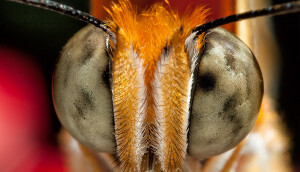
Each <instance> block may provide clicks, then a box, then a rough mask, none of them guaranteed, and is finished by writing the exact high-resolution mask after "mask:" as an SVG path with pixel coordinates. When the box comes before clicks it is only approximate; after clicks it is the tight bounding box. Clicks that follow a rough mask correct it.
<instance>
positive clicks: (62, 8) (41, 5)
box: [9, 0, 113, 36]
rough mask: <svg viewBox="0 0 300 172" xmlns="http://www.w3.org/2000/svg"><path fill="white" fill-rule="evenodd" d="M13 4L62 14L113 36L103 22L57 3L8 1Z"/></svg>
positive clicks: (47, 0) (46, 0)
mask: <svg viewBox="0 0 300 172" xmlns="http://www.w3.org/2000/svg"><path fill="white" fill-rule="evenodd" d="M9 1H13V2H18V3H21V4H27V5H31V6H34V7H39V8H44V9H47V10H51V11H55V12H57V13H59V14H64V15H67V16H70V17H73V18H75V19H78V20H81V21H84V22H86V23H90V24H92V25H94V26H96V27H98V28H101V29H102V30H103V31H104V32H106V33H108V34H109V35H110V36H113V34H112V33H111V32H110V30H109V28H108V27H107V26H106V25H105V22H103V21H101V20H99V19H97V18H96V17H94V16H92V15H90V14H88V13H86V12H82V11H80V10H77V9H74V8H73V7H70V6H68V5H64V4H61V3H58V2H54V1H50V0H9Z"/></svg>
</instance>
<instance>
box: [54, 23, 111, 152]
mask: <svg viewBox="0 0 300 172" xmlns="http://www.w3.org/2000/svg"><path fill="white" fill-rule="evenodd" d="M106 37H107V34H106V33H104V32H103V31H102V30H101V29H99V28H96V27H94V26H87V27H85V28H83V29H82V30H81V31H79V32H78V33H77V34H76V35H75V36H74V37H73V38H72V39H71V40H70V41H69V42H68V43H67V45H66V46H65V47H64V49H63V51H62V53H61V57H60V59H59V61H58V64H57V67H56V71H55V74H54V77H53V96H54V104H55V109H56V112H57V115H58V117H59V119H60V121H61V123H62V125H63V126H64V127H65V128H66V129H67V130H68V131H69V132H70V133H71V135H72V136H73V137H75V138H76V139H77V140H78V141H79V142H81V143H82V144H84V145H86V146H87V147H89V148H92V149H95V150H98V151H101V152H109V153H114V152H115V149H116V144H115V138H114V135H113V132H114V127H113V107H112V96H111V90H110V75H109V67H110V66H109V65H110V64H109V58H108V56H107V53H106V51H105V40H106Z"/></svg>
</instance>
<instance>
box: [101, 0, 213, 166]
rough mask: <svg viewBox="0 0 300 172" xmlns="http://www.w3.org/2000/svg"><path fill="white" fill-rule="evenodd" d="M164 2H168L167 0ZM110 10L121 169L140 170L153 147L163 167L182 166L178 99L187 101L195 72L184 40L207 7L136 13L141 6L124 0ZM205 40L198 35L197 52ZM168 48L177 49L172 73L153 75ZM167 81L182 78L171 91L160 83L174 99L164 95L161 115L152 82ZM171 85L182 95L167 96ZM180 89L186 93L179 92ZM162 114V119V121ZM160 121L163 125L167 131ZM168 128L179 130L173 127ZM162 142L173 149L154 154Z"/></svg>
mask: <svg viewBox="0 0 300 172" xmlns="http://www.w3.org/2000/svg"><path fill="white" fill-rule="evenodd" d="M165 3H166V4H167V5H169V3H168V1H167V0H165ZM106 10H107V12H108V13H109V14H110V17H111V18H110V20H108V21H107V23H108V24H107V25H108V27H109V28H110V30H111V31H112V32H113V33H115V35H116V45H113V44H111V45H112V46H113V47H114V46H115V49H114V50H115V52H113V53H114V55H113V58H112V81H113V84H112V90H113V102H114V119H115V131H116V142H117V149H118V155H119V158H120V161H121V163H122V164H121V167H122V168H124V169H125V170H128V171H134V170H137V171H139V170H140V167H141V166H143V162H142V161H143V159H145V158H143V157H145V156H144V155H145V154H146V153H149V152H147V151H149V150H150V151H154V154H155V155H156V156H158V157H160V161H161V162H160V163H161V168H162V170H164V171H168V170H171V171H172V169H178V168H181V167H180V166H181V165H182V163H183V160H184V156H185V154H186V136H187V128H186V126H187V123H188V122H187V121H188V120H186V119H187V118H188V116H187V115H188V113H186V112H188V107H186V106H185V105H183V104H184V103H182V104H181V101H177V100H186V99H188V96H187V94H188V83H189V80H190V76H191V69H190V66H191V65H190V64H189V63H190V61H189V58H188V56H187V52H185V41H186V38H187V37H188V36H190V34H191V33H192V30H193V29H194V27H195V26H197V25H199V24H203V23H204V22H205V17H206V14H207V10H204V8H203V7H202V8H197V9H196V10H194V11H193V12H189V11H187V12H186V14H185V15H183V17H180V16H179V15H178V13H177V12H175V11H172V10H171V9H170V6H169V8H168V9H167V8H165V7H164V6H163V4H154V5H153V6H152V7H151V8H149V9H148V10H145V11H143V12H141V13H140V14H137V12H136V11H137V10H136V9H135V8H134V7H133V6H132V5H131V4H130V2H129V1H128V0H120V1H119V4H113V5H112V7H111V9H106ZM203 44H204V34H202V35H200V36H199V37H198V39H197V44H196V45H197V46H196V47H195V48H194V51H201V49H202V47H203ZM168 46H172V48H173V53H171V54H170V56H169V59H170V62H171V64H170V63H169V64H170V65H168V67H166V68H165V70H166V71H165V72H166V73H168V74H169V75H168V76H167V77H165V76H166V75H165V76H160V78H155V75H157V73H158V72H157V68H158V67H157V65H158V63H159V61H160V60H161V59H160V58H161V57H162V52H163V51H164V49H165V48H166V47H168ZM161 67H162V66H161ZM178 69H180V70H178ZM159 74H161V73H159ZM160 79H163V80H164V81H162V80H160ZM168 79H169V80H171V81H170V82H169V83H167V84H164V85H168V84H169V85H177V83H179V82H181V85H179V86H178V87H176V88H174V87H172V88H170V89H169V87H164V88H163V86H161V87H160V88H161V90H160V91H161V92H162V94H164V96H165V97H167V98H169V99H172V100H174V101H172V100H171V102H173V103H170V101H168V100H165V99H164V98H161V100H160V101H164V102H165V103H166V104H168V105H169V106H170V107H168V108H167V109H168V110H165V109H163V110H161V113H158V111H157V106H160V105H159V103H162V102H156V101H157V92H156V91H157V88H156V87H155V86H154V82H155V81H154V80H156V81H157V82H159V83H164V82H165V81H167V80H168ZM172 89H173V92H176V91H177V90H176V89H178V94H172V95H168V94H171V93H170V92H168V91H169V90H172ZM164 92H166V93H164ZM182 92H184V93H183V94H179V93H182ZM165 107H166V106H165ZM178 109H180V110H179V113H178V114H176V115H175V114H174V113H173V112H174V110H178ZM158 116H159V117H158ZM177 117H178V118H177ZM158 118H159V119H161V121H158ZM174 121H177V124H178V125H181V124H182V125H181V126H182V127H181V131H180V132H176V131H175V130H176V129H175V128H174V127H173V124H174ZM160 123H164V126H163V127H164V129H162V128H163V127H162V126H160ZM168 128H171V129H175V130H174V131H171V130H169V129H168ZM158 130H159V131H160V132H158ZM162 131H166V133H164V138H163V139H161V140H159V139H158V138H162V137H161V136H162V134H158V133H162ZM180 133H182V134H180ZM170 138H171V139H170ZM172 138H178V139H177V142H178V144H172ZM162 140H163V141H164V143H165V145H167V146H166V147H169V149H165V151H164V153H162V152H163V151H160V152H159V153H158V152H155V151H157V150H158V149H159V147H160V146H159V142H162ZM170 145H171V146H170ZM173 150H175V151H173ZM173 154H175V155H174V156H173ZM169 159H170V161H169Z"/></svg>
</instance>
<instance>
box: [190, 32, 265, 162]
mask: <svg viewBox="0 0 300 172" xmlns="http://www.w3.org/2000/svg"><path fill="white" fill-rule="evenodd" d="M201 56H202V57H201V61H200V64H199V70H198V77H197V79H196V80H195V82H196V83H195V88H194V90H195V94H194V98H193V105H192V113H191V116H190V119H191V120H190V129H189V136H188V138H189V143H188V153H189V154H190V155H191V156H193V157H197V158H208V157H211V156H214V155H217V154H220V153H222V152H225V151H227V150H229V149H231V148H233V147H234V146H236V145H237V144H238V143H239V142H240V141H241V140H242V139H243V138H244V137H245V136H246V135H247V134H248V133H249V131H250V130H251V128H252V127H253V125H254V123H255V121H256V118H257V115H258V111H259V108H260V104H261V100H262V95H263V81H262V75H261V71H260V68H259V66H258V63H257V61H256V59H255V57H254V55H253V54H252V52H251V51H250V49H249V48H248V47H247V46H246V45H245V44H244V43H243V42H242V41H241V40H239V39H238V38H236V37H235V36H234V35H232V34H231V33H230V32H228V31H226V30H225V29H222V28H216V29H213V30H211V32H210V33H209V34H207V36H206V45H205V48H204V51H203V53H202V55H201Z"/></svg>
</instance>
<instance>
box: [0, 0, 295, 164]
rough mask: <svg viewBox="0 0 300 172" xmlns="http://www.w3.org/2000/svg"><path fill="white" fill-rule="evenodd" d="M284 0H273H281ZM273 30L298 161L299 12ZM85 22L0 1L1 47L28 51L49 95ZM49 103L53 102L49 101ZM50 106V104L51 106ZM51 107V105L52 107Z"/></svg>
mask: <svg viewBox="0 0 300 172" xmlns="http://www.w3.org/2000/svg"><path fill="white" fill-rule="evenodd" d="M285 1H287V0H274V3H281V2H285ZM59 2H62V3H65V4H68V5H71V6H73V7H75V8H77V9H80V10H82V11H89V4H88V3H87V2H88V1H87V0H70V1H67V0H60V1H59ZM273 19H274V22H275V24H274V26H275V27H274V29H275V32H276V35H277V36H278V40H279V44H280V50H281V53H282V55H283V57H284V58H282V70H283V71H282V76H281V77H282V80H281V82H280V83H281V85H280V90H279V101H278V110H279V112H282V114H284V116H283V118H284V120H285V122H286V125H287V127H288V130H289V133H290V134H291V136H292V144H293V145H294V148H293V149H292V155H293V162H294V163H295V164H300V156H299V155H300V91H299V89H300V84H299V82H300V72H299V69H300V62H299V58H300V44H299V43H300V35H299V31H300V30H299V26H300V24H299V23H300V15H299V14H289V15H284V16H276V17H273ZM85 25H86V24H85V23H83V22H81V21H77V20H75V19H72V18H70V17H67V16H62V15H60V14H57V13H54V12H51V11H46V10H43V9H37V8H34V7H29V6H26V5H21V4H16V3H13V2H7V1H5V0H1V1H0V46H1V47H3V46H4V47H9V48H13V49H16V50H20V51H23V52H26V53H28V54H31V56H32V58H33V59H34V60H36V61H37V62H38V63H39V64H40V65H41V66H42V69H43V72H44V75H45V77H46V80H47V85H48V90H49V97H50V96H51V76H52V72H53V69H54V66H55V61H56V59H57V57H58V56H59V52H60V50H61V48H62V47H63V45H64V44H65V43H66V42H67V40H68V39H69V38H70V37H71V36H72V35H73V34H74V33H75V32H76V31H78V30H79V29H80V28H82V27H83V26H85ZM51 102H52V101H51ZM51 106H52V105H51ZM52 107H53V106H52ZM52 113H53V115H52V117H53V118H52V124H53V125H52V126H53V128H52V131H53V132H52V135H51V136H49V141H51V142H52V143H54V144H55V143H56V134H57V132H58V130H59V128H60V124H59V122H58V120H57V118H56V116H55V112H54V110H53V109H52Z"/></svg>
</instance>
